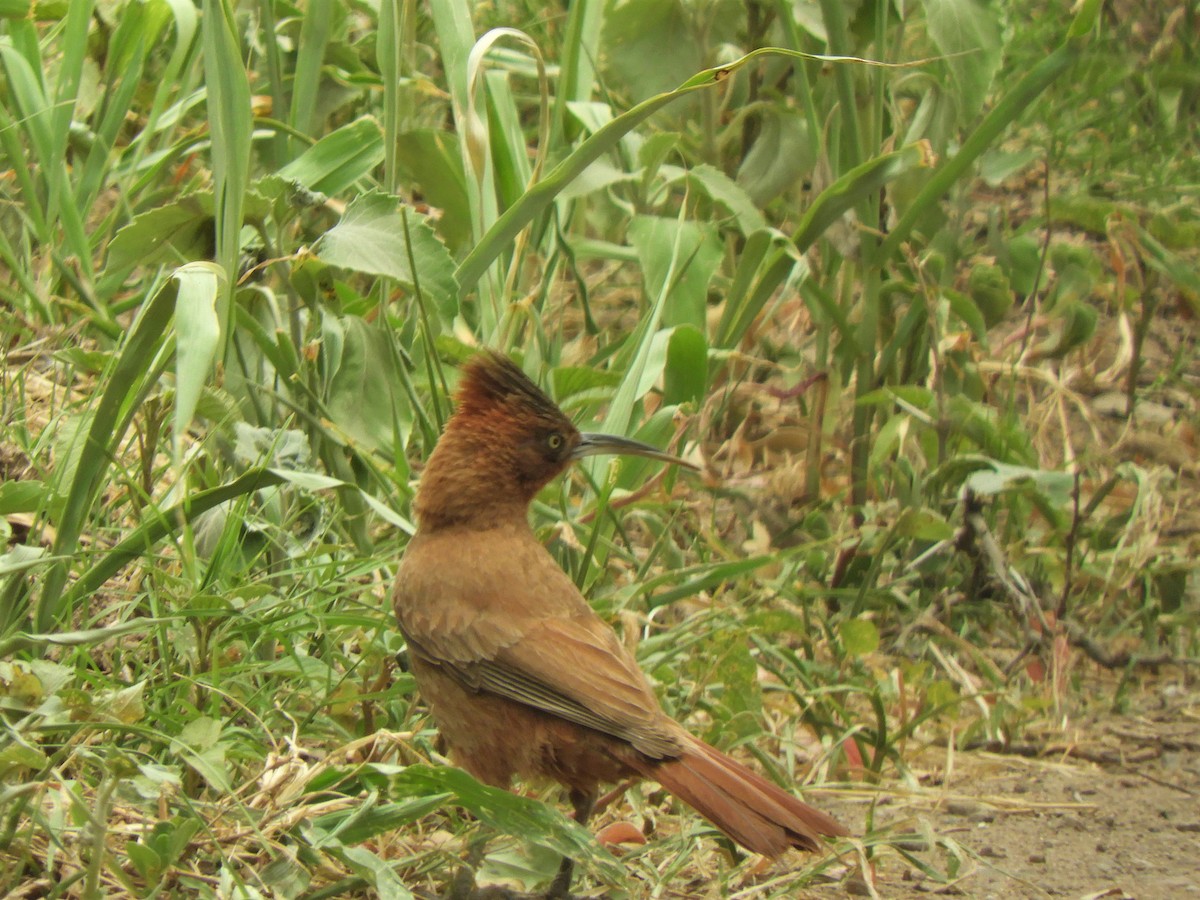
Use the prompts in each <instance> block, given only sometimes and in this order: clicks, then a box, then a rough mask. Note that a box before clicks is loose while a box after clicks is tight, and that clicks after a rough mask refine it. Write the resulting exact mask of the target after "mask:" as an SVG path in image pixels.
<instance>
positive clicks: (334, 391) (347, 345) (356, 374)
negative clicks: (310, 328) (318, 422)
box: [323, 316, 413, 458]
mask: <svg viewBox="0 0 1200 900" xmlns="http://www.w3.org/2000/svg"><path fill="white" fill-rule="evenodd" d="M331 324H332V322H331V317H329V316H325V317H324V324H323V330H324V331H326V332H328V328H329V326H330V325H331ZM337 325H338V326H340V327H339V328H338V331H339V333H340V337H341V341H342V346H341V349H340V353H339V354H338V358H337V361H336V367H335V368H334V369H333V371H332V372H331V373H330V375H329V384H328V400H327V405H328V409H329V416H330V418H331V419H332V420H333V422H334V424H336V425H337V426H338V428H340V429H341V430H342V431H343V432H345V433H346V434H347V435H349V436H350V437H351V438H352V439H353V440H354V441H356V442H357V443H359V444H361V445H363V446H365V447H367V448H369V449H371V450H373V451H376V452H380V453H383V454H384V455H386V456H388V457H389V458H390V457H392V456H394V455H395V452H396V442H397V440H398V441H399V442H400V445H401V446H404V445H405V444H406V443H407V442H408V435H409V432H410V431H411V430H412V423H413V417H412V411H411V409H410V408H409V405H408V401H407V398H406V397H405V396H404V395H403V394H402V391H401V389H400V385H401V384H402V383H403V379H402V377H401V374H400V372H399V371H398V370H397V368H396V365H397V363H396V360H397V353H396V350H395V348H394V347H393V342H394V341H395V337H394V335H392V334H391V333H390V332H388V331H385V330H384V329H382V328H380V327H379V326H377V325H371V324H369V323H368V322H365V321H364V320H363V319H361V318H359V317H358V316H343V317H341V318H339V319H337Z"/></svg>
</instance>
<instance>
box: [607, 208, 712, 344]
mask: <svg viewBox="0 0 1200 900" xmlns="http://www.w3.org/2000/svg"><path fill="white" fill-rule="evenodd" d="M629 236H630V241H631V242H632V244H633V246H634V247H635V248H636V249H637V253H638V260H639V261H640V262H641V265H642V277H643V278H644V279H645V282H646V295H647V296H649V297H658V296H659V295H660V294H662V293H663V291H666V292H667V298H666V303H665V305H664V307H663V313H662V321H663V324H664V325H668V326H669V325H692V326H695V327H696V328H697V329H699V330H704V329H705V327H706V322H705V314H706V310H707V305H708V285H709V282H711V281H712V277H713V274H714V273H715V272H716V270H717V266H719V265H720V264H721V256H722V251H723V247H722V244H721V242H720V240H718V238H717V234H716V228H715V227H713V226H712V225H711V224H708V223H699V222H692V221H686V220H685V221H680V220H679V219H675V218H663V217H659V216H638V217H637V218H635V219H634V220H633V222H632V223H631V224H630V226H629ZM668 279H670V283H669V284H668Z"/></svg>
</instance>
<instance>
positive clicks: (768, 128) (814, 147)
mask: <svg viewBox="0 0 1200 900" xmlns="http://www.w3.org/2000/svg"><path fill="white" fill-rule="evenodd" d="M819 156H820V147H819V145H818V136H817V135H814V134H812V133H811V132H810V131H809V126H808V120H807V119H806V118H805V117H804V115H803V114H802V113H800V112H797V111H795V110H790V109H786V108H781V109H777V108H774V107H770V108H768V109H766V110H764V111H763V113H762V116H761V126H760V129H759V134H758V137H757V138H755V140H754V145H753V146H752V147H751V148H750V152H749V153H747V154H746V157H745V159H743V160H742V164H741V166H739V167H738V172H737V184H738V186H739V187H741V188H742V189H743V190H744V191H745V192H746V193H747V194H749V195H750V198H751V199H752V200H753V201H754V203H755V204H756V205H757V206H759V207H764V206H766V205H767V204H768V203H770V202H771V201H772V200H774V199H775V198H777V197H779V196H780V195H781V194H784V193H785V192H786V191H788V190H789V189H790V188H791V187H792V186H793V185H794V184H795V183H796V182H797V181H799V180H800V179H801V178H803V177H804V176H805V175H807V174H808V173H809V172H811V171H812V169H813V166H815V165H816V164H817V159H818V158H819ZM747 224H749V223H747ZM760 227H761V226H760ZM751 230H752V231H753V230H756V229H751ZM743 233H744V234H749V233H750V232H748V231H743Z"/></svg>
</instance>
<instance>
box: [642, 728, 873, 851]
mask: <svg viewBox="0 0 1200 900" xmlns="http://www.w3.org/2000/svg"><path fill="white" fill-rule="evenodd" d="M634 767H635V768H636V769H638V771H639V773H640V774H641V775H643V776H645V777H646V778H652V779H654V780H655V781H657V782H658V783H659V784H661V785H662V786H663V787H665V788H666V789H667V790H668V791H670V792H671V793H672V794H674V795H675V796H676V797H678V798H679V799H680V800H682V801H683V802H684V803H686V804H688V805H689V806H691V807H692V808H693V809H695V810H696V812H698V813H700V815H702V816H704V818H706V819H708V820H709V821H710V822H712V823H713V824H714V825H716V826H717V827H718V828H720V829H721V830H722V831H723V832H725V833H726V834H727V835H729V836H730V837H731V838H733V839H734V840H735V841H737V842H738V843H739V844H741V845H742V846H743V847H745V848H746V849H748V850H751V851H753V852H755V853H762V854H763V855H765V856H779V855H780V854H782V853H783V852H784V851H785V850H787V849H788V848H789V847H799V848H800V849H802V850H817V849H819V848H820V847H821V838H820V836H821V835H829V836H838V835H846V834H849V833H850V832H849V831H847V830H846V828H845V827H844V826H842V825H841V824H840V823H839V822H838V821H837V820H836V819H834V818H832V817H831V816H828V815H826V814H825V813H823V812H821V811H820V810H818V809H814V808H813V807H811V806H809V805H808V804H807V803H803V802H801V801H800V800H797V799H796V798H795V797H793V796H792V795H791V794H789V793H787V792H786V791H784V790H782V789H780V788H778V787H776V786H775V785H774V784H772V783H771V782H769V781H767V779H765V778H763V777H762V776H761V775H758V774H756V773H754V772H752V771H750V770H749V769H747V768H746V767H745V766H743V765H742V764H741V763H739V762H737V761H736V760H734V759H731V758H730V757H728V756H726V755H725V754H724V753H722V752H721V751H719V750H717V749H715V748H713V747H710V746H708V744H705V743H704V742H703V741H700V740H697V739H695V738H691V739H690V740H689V742H688V744H687V746H686V747H685V748H684V751H683V753H682V755H680V756H679V757H676V758H675V759H666V760H652V759H648V758H646V757H641V758H640V759H639V760H637V762H636V763H635V764H634Z"/></svg>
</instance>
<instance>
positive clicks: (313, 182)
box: [279, 116, 383, 195]
mask: <svg viewBox="0 0 1200 900" xmlns="http://www.w3.org/2000/svg"><path fill="white" fill-rule="evenodd" d="M381 162H383V132H382V131H381V130H380V128H379V123H378V122H377V121H375V119H373V118H371V117H370V116H364V117H362V118H361V119H355V120H354V121H353V122H351V123H350V124H348V125H343V126H342V127H341V128H339V129H337V130H336V131H334V132H331V133H330V134H327V135H325V136H324V137H323V138H321V139H320V140H319V141H317V142H316V143H315V144H314V145H313V146H311V147H309V148H308V149H307V150H305V151H304V152H303V153H302V154H300V156H298V157H296V159H294V160H292V161H291V162H290V163H288V164H287V165H286V166H284V167H283V168H282V169H280V170H279V175H280V177H282V178H291V179H295V180H296V181H299V182H300V183H301V184H303V185H304V186H305V187H306V188H308V189H309V190H311V191H320V192H321V193H323V194H331V195H332V194H339V193H341V192H342V191H344V190H346V189H347V188H350V187H352V186H353V185H354V183H355V182H357V181H358V180H359V179H360V178H365V177H366V176H368V175H370V174H371V171H372V170H373V169H374V168H375V167H376V166H378V165H379V164H380V163H381Z"/></svg>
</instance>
